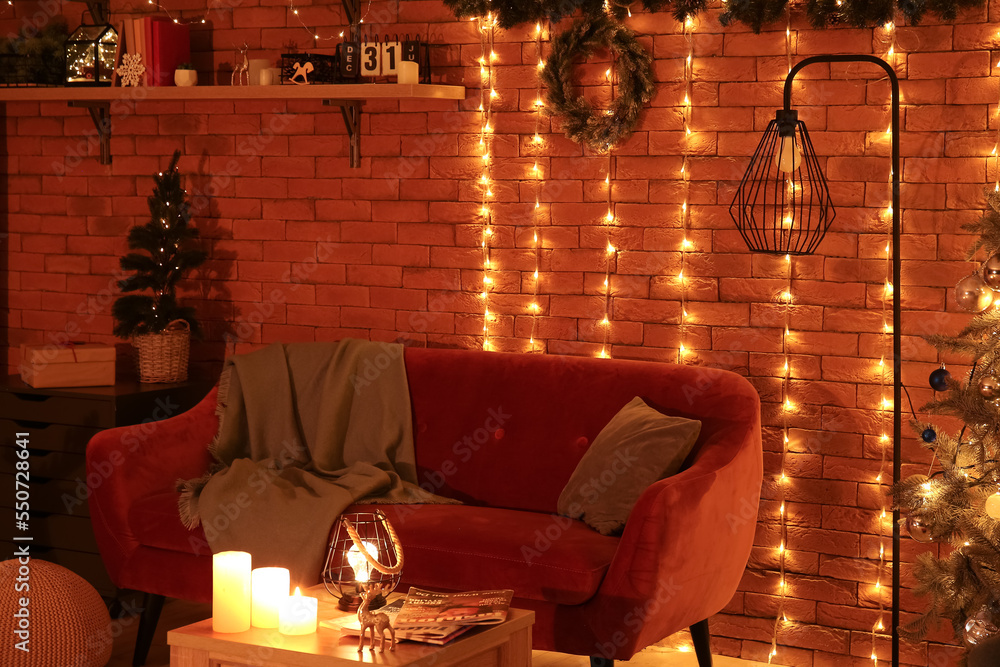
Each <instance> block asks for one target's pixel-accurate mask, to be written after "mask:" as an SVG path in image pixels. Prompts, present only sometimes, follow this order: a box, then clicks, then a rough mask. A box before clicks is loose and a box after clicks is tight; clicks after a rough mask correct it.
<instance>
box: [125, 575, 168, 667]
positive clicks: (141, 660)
mask: <svg viewBox="0 0 1000 667" xmlns="http://www.w3.org/2000/svg"><path fill="white" fill-rule="evenodd" d="M163 599H164V598H163V596H162V595H154V594H153V593H146V597H145V600H143V603H142V615H141V616H139V633H138V635H137V636H136V638H135V653H134V654H133V655H132V667H142V666H143V665H145V664H146V656H147V655H149V647H150V645H152V643H153V635H154V634H156V623H157V622H158V621H159V620H160V612H161V611H162V610H163Z"/></svg>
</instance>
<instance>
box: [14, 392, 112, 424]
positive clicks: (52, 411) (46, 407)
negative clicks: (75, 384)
mask: <svg viewBox="0 0 1000 667" xmlns="http://www.w3.org/2000/svg"><path fill="white" fill-rule="evenodd" d="M0 415H3V416H4V417H8V418H11V419H23V420H28V421H35V422H45V423H50V422H54V423H57V424H73V425H76V426H93V427H96V428H110V427H112V426H114V424H115V409H114V404H113V403H112V402H110V401H98V400H91V399H86V398H68V397H66V396H44V395H42V394H27V393H24V394H22V393H18V392H16V391H4V392H0Z"/></svg>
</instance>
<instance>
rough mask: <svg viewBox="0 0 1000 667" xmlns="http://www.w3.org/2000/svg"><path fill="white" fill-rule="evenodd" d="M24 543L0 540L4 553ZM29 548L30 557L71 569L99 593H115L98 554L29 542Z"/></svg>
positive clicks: (109, 596)
mask: <svg viewBox="0 0 1000 667" xmlns="http://www.w3.org/2000/svg"><path fill="white" fill-rule="evenodd" d="M24 544H25V543H24V542H17V543H14V542H10V541H6V540H0V548H2V549H3V550H4V553H6V554H12V553H14V549H16V548H18V547H20V546H23V545H24ZM29 544H30V543H29ZM30 549H31V557H32V558H38V559H41V560H47V561H49V562H50V563H55V564H56V565H62V566H63V567H64V568H66V569H67V570H71V571H73V572H75V573H76V574H78V575H80V576H81V577H83V578H84V579H86V580H87V582H88V583H89V584H90V585H91V586H93V587H94V588H96V589H97V592H98V593H100V594H101V595H103V596H105V597H108V598H112V597H115V595H116V594H117V588H116V587H115V585H114V584H113V583H111V577H109V576H108V572H107V570H105V569H104V563H103V562H102V561H101V557H100V555H98V554H92V553H86V552H83V551H69V550H65V549H53V548H51V547H43V546H40V545H36V544H31V546H30Z"/></svg>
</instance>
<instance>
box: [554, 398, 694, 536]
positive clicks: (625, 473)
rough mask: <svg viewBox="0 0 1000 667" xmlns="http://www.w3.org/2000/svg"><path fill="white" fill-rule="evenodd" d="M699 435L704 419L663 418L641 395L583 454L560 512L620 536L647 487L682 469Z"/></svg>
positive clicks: (604, 429) (630, 403)
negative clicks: (701, 420)
mask: <svg viewBox="0 0 1000 667" xmlns="http://www.w3.org/2000/svg"><path fill="white" fill-rule="evenodd" d="M700 432H701V422H700V421H697V420H692V419H684V418H683V417H670V416H668V415H665V414H662V413H661V412H659V411H658V410H654V409H653V408H651V407H649V406H648V405H646V403H645V401H643V400H642V399H641V398H639V397H638V396H636V397H635V398H633V399H632V400H631V401H630V402H629V403H628V405H626V406H625V407H624V408H622V409H621V410H620V411H619V412H618V414H616V415H615V416H614V417H612V418H611V421H610V422H608V425H607V426H605V427H604V428H603V429H601V432H600V433H599V434H598V435H597V437H596V438H595V439H594V443H593V444H592V445H591V446H590V448H589V449H588V450H587V452H586V454H584V455H583V458H582V459H581V460H580V463H579V465H577V466H576V470H574V471H573V474H572V475H571V476H570V478H569V482H567V483H566V487H565V488H564V489H563V491H562V493H561V494H560V495H559V502H558V505H557V509H558V510H559V514H562V515H563V516H568V517H571V518H573V519H582V520H583V521H584V522H585V523H586V524H587V525H588V526H590V527H591V528H594V529H595V530H597V531H598V532H600V533H602V534H604V535H611V534H614V533H617V532H619V531H620V530H621V529H622V528H624V526H625V520H626V519H627V518H628V515H629V512H631V511H632V507H633V506H635V503H636V502H637V501H638V500H639V496H640V495H641V494H642V492H643V491H645V490H646V487H648V486H649V485H650V484H652V483H653V482H655V481H656V480H659V479H663V478H664V477H669V476H670V475H673V474H675V473H676V472H677V471H678V470H680V469H681V464H682V463H684V459H685V458H687V455H688V453H689V452H690V451H691V448H692V447H694V443H695V441H696V440H698V434H699V433H700Z"/></svg>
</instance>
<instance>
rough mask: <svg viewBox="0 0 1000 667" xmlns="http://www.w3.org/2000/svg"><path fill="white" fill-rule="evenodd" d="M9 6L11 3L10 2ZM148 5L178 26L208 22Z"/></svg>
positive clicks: (148, 0) (156, 4) (153, 1)
mask: <svg viewBox="0 0 1000 667" xmlns="http://www.w3.org/2000/svg"><path fill="white" fill-rule="evenodd" d="M7 4H8V5H9V4H11V3H10V2H8V3H7ZM146 4H147V5H150V6H151V7H156V8H157V9H158V10H160V11H161V12H163V13H164V14H166V15H167V18H168V19H170V20H171V21H173V22H174V23H176V24H178V25H193V24H196V23H205V22H206V17H205V16H198V17H195V18H183V17H181V16H180V14H174V13H172V12H171V11H170V8H169V7H167V6H166V5H161V4H160V3H159V2H157V1H156V0H146ZM132 46H133V45H131V44H130V45H129V48H132Z"/></svg>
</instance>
